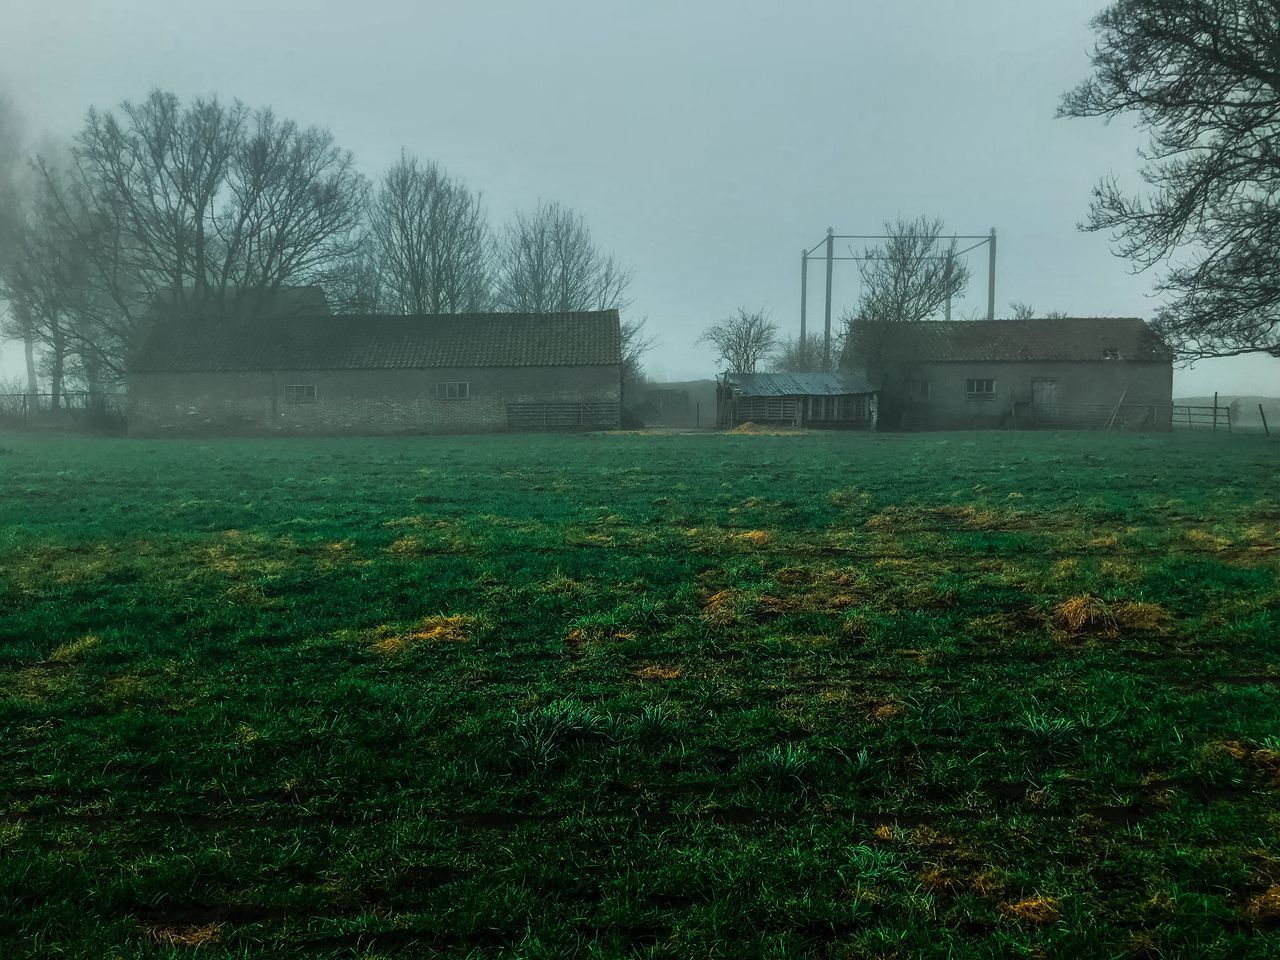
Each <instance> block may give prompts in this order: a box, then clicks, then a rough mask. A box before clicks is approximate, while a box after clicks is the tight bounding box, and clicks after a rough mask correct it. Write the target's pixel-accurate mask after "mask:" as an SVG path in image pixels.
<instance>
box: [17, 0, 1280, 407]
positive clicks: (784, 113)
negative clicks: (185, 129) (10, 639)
mask: <svg viewBox="0 0 1280 960" xmlns="http://www.w3.org/2000/svg"><path fill="white" fill-rule="evenodd" d="M3 6H4V12H3V13H0V85H3V89H4V90H6V91H7V92H8V93H9V95H10V96H11V97H12V98H13V99H14V100H15V101H16V102H17V104H18V106H19V108H20V109H21V110H22V111H23V112H24V113H25V114H26V117H27V119H28V122H29V124H30V125H31V126H32V127H34V128H35V130H36V132H37V133H40V132H48V133H51V134H54V135H60V136H69V135H70V134H71V133H73V132H74V130H75V129H76V128H77V127H78V126H79V124H80V122H81V120H82V118H83V115H84V112H85V110H86V108H87V107H88V106H89V105H90V104H94V105H97V106H102V107H106V106H114V105H115V104H116V103H118V102H119V101H120V100H122V99H126V98H129V99H141V98H142V97H143V96H145V94H146V93H147V91H148V89H149V88H151V87H152V86H160V87H163V88H166V89H171V90H173V91H175V92H177V93H178V94H180V95H181V96H182V97H184V99H185V98H186V97H189V96H192V95H196V94H210V93H216V94H218V95H219V96H220V97H223V98H225V99H232V98H236V97H239V98H240V99H242V100H244V101H246V102H247V103H248V104H250V105H251V106H266V105H270V106H273V107H274V108H275V109H276V110H277V112H278V113H280V114H283V115H285V116H289V117H292V118H294V119H296V120H298V121H299V122H301V123H304V124H310V123H314V124H320V125H324V126H328V127H329V128H331V129H332V130H333V132H334V134H335V135H336V137H337V139H338V141H339V142H340V143H341V144H342V145H343V146H345V147H347V148H349V149H351V150H352V151H354V153H355V154H356V157H357V160H358V162H359V164H360V166H361V168H362V169H363V170H364V171H365V172H366V173H367V174H368V175H370V176H375V175H377V174H378V173H379V172H381V170H383V169H384V168H385V167H386V166H387V165H388V164H389V163H390V162H392V161H393V160H394V159H395V158H396V156H397V155H398V154H399V151H400V149H401V148H402V147H404V148H405V149H407V150H409V151H410V152H413V153H416V154H418V155H420V156H421V157H424V158H430V159H434V160H436V161H438V162H440V163H442V164H443V165H444V166H445V167H447V168H448V170H449V171H450V173H452V174H455V175H458V176H460V177H462V178H463V179H465V180H466V181H467V183H468V184H469V185H471V186H473V187H475V188H478V189H480V190H482V191H483V193H484V196H485V201H486V205H487V207H488V208H489V211H490V215H491V219H492V220H493V222H494V224H495V226H499V225H500V224H501V223H502V222H503V221H504V220H505V219H506V218H507V217H508V215H509V214H510V213H511V212H512V211H513V210H515V209H517V208H520V207H528V206H531V205H532V204H533V203H535V202H536V201H537V200H538V199H539V198H543V199H548V200H558V201H560V202H562V203H565V204H567V205H569V206H571V207H573V208H575V209H577V210H579V211H581V212H582V213H583V214H584V215H585V217H586V218H587V221H588V223H589V224H590V226H591V228H592V231H593V233H594V235H595V237H596V239H597V241H598V242H599V243H600V244H601V246H603V247H605V248H606V249H608V250H611V251H612V252H613V253H615V254H616V255H617V257H618V258H619V260H620V261H622V262H623V263H624V264H626V265H627V266H629V267H630V268H631V269H633V270H634V272H635V278H636V279H635V284H634V286H633V289H632V293H633V295H634V297H635V304H634V305H633V307H632V308H631V311H630V315H632V316H637V317H639V316H648V318H649V323H650V328H651V330H652V332H653V333H654V334H655V335H656V336H657V337H658V339H659V345H658V347H657V348H656V349H655V350H654V351H653V353H652V354H651V355H650V356H649V358H648V361H647V366H648V368H649V370H650V372H651V373H652V374H653V375H655V376H656V377H659V378H663V379H686V378H693V377H703V376H709V375H711V373H712V372H713V370H714V364H713V357H712V355H711V354H710V351H709V350H708V349H706V348H704V347H698V346H695V344H694V340H695V338H696V336H697V334H698V332H699V331H700V330H701V328H702V327H704V326H705V325H706V324H707V323H709V322H711V321H714V320H716V319H719V318H720V317H723V316H725V315H727V314H729V313H731V312H732V311H733V310H734V309H735V308H736V307H737V306H739V305H748V306H756V305H761V304H763V305H765V306H767V307H768V308H770V309H771V310H772V313H773V316H774V319H776V320H777V321H778V322H779V323H780V325H781V326H782V328H783V331H784V333H786V334H787V335H794V333H795V332H797V330H798V323H799V320H798V317H799V254H800V250H801V248H802V247H805V246H812V245H813V244H815V243H817V242H818V241H819V240H820V239H821V238H822V237H823V235H824V234H825V232H826V228H827V227H828V226H833V227H835V228H836V230H837V232H840V233H875V232H878V231H879V227H880V224H881V222H882V221H884V220H885V219H888V218H894V217H897V216H898V215H900V214H901V215H903V216H908V217H911V216H915V215H917V214H929V215H935V216H941V217H942V218H944V219H945V221H946V223H947V225H948V229H949V230H954V231H956V232H959V233H985V232H986V231H987V230H988V229H989V228H991V227H995V228H996V229H997V230H998V231H999V273H998V280H997V316H1004V315H1007V314H1008V312H1009V311H1008V303H1009V301H1011V300H1022V301H1027V302H1030V303H1032V304H1034V305H1035V306H1036V307H1037V308H1039V309H1040V310H1051V309H1060V310H1066V311H1068V312H1069V313H1072V314H1078V315H1086V316H1110V315H1115V316H1125V315H1128V316H1135V315H1136V316H1143V317H1149V316H1150V315H1151V314H1152V313H1153V308H1154V303H1153V301H1152V300H1150V299H1149V297H1148V294H1149V292H1150V290H1151V286H1152V278H1151V277H1150V276H1137V277H1134V276H1131V275H1129V272H1128V265H1127V264H1126V263H1125V262H1123V261H1121V260H1118V259H1116V258H1115V257H1113V256H1112V255H1111V254H1110V252H1109V250H1108V242H1107V239H1106V238H1105V237H1103V236H1100V235H1092V234H1083V233H1080V232H1079V231H1077V230H1076V228H1075V224H1076V223H1077V222H1078V221H1079V220H1080V219H1082V218H1083V217H1084V215H1085V213H1086V210H1087V206H1088V199H1089V189H1090V187H1091V185H1092V184H1093V183H1094V182H1095V181H1096V180H1097V179H1098V178H1099V177H1100V176H1102V175H1104V174H1107V173H1109V172H1115V173H1116V174H1118V175H1119V176H1120V177H1121V179H1122V181H1123V182H1128V183H1134V182H1136V177H1135V171H1136V169H1137V166H1136V158H1135V157H1134V153H1133V151H1134V148H1135V146H1136V145H1137V144H1138V142H1139V140H1138V137H1137V135H1136V134H1135V133H1134V131H1133V130H1132V128H1131V127H1130V126H1129V125H1128V124H1119V123H1118V124H1114V125H1112V126H1109V127H1108V126H1106V125H1104V124H1102V123H1101V122H1095V121H1080V120H1072V121H1067V120H1055V119H1054V116H1053V115H1054V109H1055V107H1056V105H1057V102H1058V98H1059V96H1060V95H1061V93H1062V92H1063V91H1064V90H1066V89H1067V88H1069V87H1071V86H1073V85H1074V84H1075V83H1077V82H1078V81H1079V80H1081V79H1083V78H1084V77H1085V76H1086V75H1087V73H1088V59H1087V53H1088V50H1089V48H1090V46H1091V42H1092V36H1091V32H1090V30H1089V28H1088V21H1089V19H1090V17H1091V16H1092V15H1093V14H1095V13H1096V12H1097V11H1098V10H1100V9H1101V8H1102V7H1103V6H1104V4H1103V3H1101V2H1091V0H971V2H969V3H963V4H962V3H957V2H955V0H899V2H894V3H884V2H873V0H844V2H839V0H826V2H824V0H787V2H782V0H776V2H771V3H764V2H757V0H714V2H713V0H700V2H694V0H685V2H676V0H643V2H625V3H624V2H609V0H539V2H536V3H535V2H521V0H483V2H477V0H472V2H433V0H426V2H422V0H418V2H415V0H361V2H359V3H350V2H342V3H325V2H323V0H320V2H317V0H307V2H301V0H257V2H246V0H222V2H217V3H210V2H208V0H201V2H188V0H97V2H95V0H5V3H4V5H3ZM971 266H972V267H973V268H974V273H975V281H974V282H973V283H972V284H971V286H970V293H969V296H968V297H967V299H966V301H965V302H963V303H961V304H959V305H958V306H957V316H964V315H968V314H981V313H983V312H984V311H985V297H986V283H985V278H986V264H985V261H984V260H981V259H975V260H973V261H972V262H971ZM844 267H845V268H847V269H842V270H840V271H838V273H837V276H836V283H835V288H836V297H835V301H836V306H835V311H834V312H835V313H836V314H837V315H838V314H839V312H840V310H841V309H842V307H844V306H848V305H851V304H852V303H853V301H854V300H855V299H856V297H857V293H858V284H857V276H856V271H855V270H854V269H853V265H852V264H845V265H844ZM820 279H821V278H820V274H819V272H818V271H816V270H811V283H813V286H812V287H811V289H810V301H809V302H810V317H811V318H814V317H816V318H817V320H818V323H819V324H820V322H821V292H822V291H821V283H820ZM811 323H812V320H811ZM20 370H21V364H20V363H19V362H18V351H17V350H15V349H14V347H13V346H12V345H10V346H9V347H7V348H6V356H5V358H4V363H3V364H0V375H8V376H12V375H15V374H17V373H18V372H20ZM1278 375H1280V361H1276V360H1272V359H1270V358H1261V357H1253V358H1241V359H1234V360H1215V361H1208V362H1202V363H1200V364H1198V365H1197V366H1196V367H1195V368H1194V369H1192V370H1189V371H1188V370H1179V371H1178V372H1177V374H1176V379H1175V393H1176V394H1178V395H1189V394H1202V393H1206V392H1210V393H1211V392H1212V391H1214V390H1220V391H1222V392H1224V393H1280V376H1278Z"/></svg>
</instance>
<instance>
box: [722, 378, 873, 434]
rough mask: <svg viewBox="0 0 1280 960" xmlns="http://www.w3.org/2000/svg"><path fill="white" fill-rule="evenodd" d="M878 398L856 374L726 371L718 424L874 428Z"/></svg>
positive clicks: (865, 381) (870, 384)
mask: <svg viewBox="0 0 1280 960" xmlns="http://www.w3.org/2000/svg"><path fill="white" fill-rule="evenodd" d="M877 397H878V391H877V389H876V387H875V386H874V385H873V384H872V383H870V382H869V381H867V380H866V379H865V378H863V377H861V376H858V375H856V374H853V373H726V374H724V376H722V377H720V379H719V380H718V381H717V384H716V425H717V426H720V427H736V426H739V425H740V424H743V423H757V424H769V425H773V426H792V427H814V428H826V429H835V430H874V429H875V425H876V415H877V406H878V400H877Z"/></svg>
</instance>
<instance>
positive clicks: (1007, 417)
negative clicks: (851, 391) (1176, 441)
mask: <svg viewBox="0 0 1280 960" xmlns="http://www.w3.org/2000/svg"><path fill="white" fill-rule="evenodd" d="M844 359H845V363H846V364H848V365H850V366H852V367H855V368H858V369H861V370H864V371H865V372H866V373H867V375H868V376H870V377H871V378H873V379H875V380H876V382H877V383H879V384H880V389H881V416H880V422H881V425H882V426H884V427H887V428H889V429H935V430H936V429H974V428H983V427H1006V428H1007V427H1037V426H1040V427H1085V426H1108V425H1109V426H1112V427H1120V428H1128V429H1135V430H1136V429H1148V430H1150V429H1168V427H1169V425H1170V418H1171V413H1172V404H1173V354H1172V353H1171V351H1170V350H1169V348H1168V347H1167V346H1166V345H1165V344H1164V343H1163V342H1162V341H1161V340H1160V338H1159V337H1158V336H1157V335H1156V334H1155V332H1154V331H1153V330H1152V329H1151V328H1150V327H1149V326H1147V324H1146V323H1144V322H1143V321H1142V320H1139V319H1135V318H1098V317H1066V318H1059V319H1044V320H970V321H965V320H961V321H924V322H920V323H889V324H880V323H859V322H855V323H853V324H852V326H851V328H850V333H849V338H848V340H847V342H846V346H845V355H844Z"/></svg>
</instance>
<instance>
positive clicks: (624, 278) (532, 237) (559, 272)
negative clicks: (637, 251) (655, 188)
mask: <svg viewBox="0 0 1280 960" xmlns="http://www.w3.org/2000/svg"><path fill="white" fill-rule="evenodd" d="M630 286H631V273H630V272H629V271H627V270H624V269H623V268H622V267H620V266H619V265H618V263H617V261H616V260H615V259H614V258H613V257H612V256H608V255H606V254H604V253H603V252H602V251H601V250H600V248H599V247H597V246H596V244H595V241H594V240H592V238H591V231H590V230H589V229H588V228H587V224H586V221H585V220H584V219H583V218H582V216H581V215H580V214H577V213H575V212H573V211H572V210H569V209H567V208H565V207H561V206H560V205H559V204H557V203H542V204H539V205H538V207H537V208H536V209H535V210H534V211H533V213H531V214H517V215H516V217H515V219H514V220H513V221H512V222H511V223H509V224H508V225H507V228H506V231H505V232H504V234H503V237H502V241H501V244H500V246H499V252H498V288H497V302H498V304H499V306H500V307H501V308H502V309H504V310H511V311H514V312H516V313H562V312H567V311H575V310H610V309H613V310H623V309H625V308H626V307H627V306H629V305H630V303H631V301H630V300H629V299H628V297H627V290H628V289H629V288H630Z"/></svg>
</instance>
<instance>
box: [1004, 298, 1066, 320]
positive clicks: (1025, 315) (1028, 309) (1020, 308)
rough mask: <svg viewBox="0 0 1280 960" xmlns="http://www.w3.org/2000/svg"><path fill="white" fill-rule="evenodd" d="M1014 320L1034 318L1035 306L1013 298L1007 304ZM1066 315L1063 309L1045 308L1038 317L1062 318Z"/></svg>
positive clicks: (1044, 318) (1045, 318)
mask: <svg viewBox="0 0 1280 960" xmlns="http://www.w3.org/2000/svg"><path fill="white" fill-rule="evenodd" d="M1009 309H1010V310H1011V311H1012V317H1013V319H1014V320H1035V319H1037V316H1036V308H1035V307H1033V306H1032V305H1031V304H1029V303H1023V302H1022V301H1021V300H1014V301H1013V302H1011V303H1010V304H1009ZM1066 316H1067V314H1066V311H1064V310H1046V311H1045V312H1044V313H1043V314H1042V315H1041V316H1040V317H1039V318H1038V319H1042V320H1062V319H1065V318H1066Z"/></svg>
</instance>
